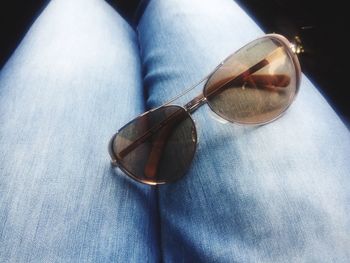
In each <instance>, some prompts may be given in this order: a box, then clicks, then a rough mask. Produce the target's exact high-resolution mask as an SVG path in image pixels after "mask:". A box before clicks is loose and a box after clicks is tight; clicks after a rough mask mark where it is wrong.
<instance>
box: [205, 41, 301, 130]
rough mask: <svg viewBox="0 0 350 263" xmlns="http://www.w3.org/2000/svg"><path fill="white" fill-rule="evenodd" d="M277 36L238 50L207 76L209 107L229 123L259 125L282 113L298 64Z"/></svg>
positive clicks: (295, 83) (296, 77) (294, 84)
mask: <svg viewBox="0 0 350 263" xmlns="http://www.w3.org/2000/svg"><path fill="white" fill-rule="evenodd" d="M293 56H294V55H293V54H292V53H291V52H290V50H289V48H288V47H287V45H286V41H285V40H283V39H282V38H280V37H273V36H268V37H263V38H260V39H258V40H255V41H253V42H251V43H249V44H248V45H246V46H245V47H243V48H241V49H240V50H238V51H237V52H236V53H234V54H233V55H231V56H230V57H229V58H228V59H226V60H225V62H224V63H223V65H222V66H221V67H220V68H218V69H217V70H216V71H215V72H214V73H213V74H212V75H211V77H210V78H209V79H208V81H207V83H206V85H205V88H204V96H205V97H206V98H207V101H208V104H209V106H210V107H211V109H212V110H213V111H214V112H215V113H217V114H218V115H220V116H221V117H223V118H224V119H227V120H229V121H232V122H238V123H245V124H259V123H265V122H268V121H271V120H273V119H275V118H276V117H278V116H279V115H281V113H283V112H284V111H285V110H286V109H287V108H288V107H289V105H290V104H291V102H292V101H293V98H294V96H295V94H296V92H297V88H298V87H297V86H298V85H299V78H300V76H299V71H298V65H296V64H295V61H294V59H293Z"/></svg>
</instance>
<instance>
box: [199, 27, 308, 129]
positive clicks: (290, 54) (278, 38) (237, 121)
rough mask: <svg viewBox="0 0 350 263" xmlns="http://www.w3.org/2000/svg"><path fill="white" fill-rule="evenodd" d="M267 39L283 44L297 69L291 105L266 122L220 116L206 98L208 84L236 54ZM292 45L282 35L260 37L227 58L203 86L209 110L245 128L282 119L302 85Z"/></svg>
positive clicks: (299, 69) (220, 115)
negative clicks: (253, 43)
mask: <svg viewBox="0 0 350 263" xmlns="http://www.w3.org/2000/svg"><path fill="white" fill-rule="evenodd" d="M266 38H269V39H271V40H277V41H278V42H279V43H281V44H282V46H283V47H284V48H285V50H286V52H287V54H288V55H289V57H290V58H291V60H292V63H293V66H294V69H295V78H296V83H295V86H296V87H295V92H294V95H293V97H292V98H291V100H290V102H289V104H288V105H287V106H286V107H285V108H284V109H283V110H282V111H281V112H280V113H279V114H278V115H276V116H275V117H273V118H271V119H268V120H266V121H263V122H245V121H240V120H231V119H228V118H227V117H226V116H224V115H223V114H220V112H217V111H216V110H214V108H213V107H212V105H211V103H210V101H209V100H208V99H207V96H206V87H207V84H208V82H209V80H210V78H211V76H212V75H214V74H215V72H217V71H218V70H219V69H220V68H221V66H222V65H223V64H225V62H226V61H227V60H228V59H229V58H231V57H232V56H233V55H234V54H236V53H238V52H239V51H241V50H242V49H244V48H246V47H247V46H248V45H250V44H251V43H252V42H256V41H259V40H263V39H266ZM291 45H292V44H291V43H290V42H289V41H288V39H287V38H285V37H284V36H282V35H280V34H274V33H273V34H266V35H264V36H262V37H259V38H256V39H255V40H253V41H251V42H249V43H248V44H246V45H244V46H243V47H241V48H239V49H238V50H237V51H235V52H234V53H232V54H231V55H229V56H228V57H227V58H225V59H224V60H223V61H222V62H221V63H220V64H219V66H218V67H217V68H216V69H215V70H214V71H213V72H212V73H211V74H210V75H209V77H208V79H207V81H206V82H205V84H204V86H203V91H202V93H203V96H204V98H205V100H206V101H207V104H208V106H209V108H210V109H211V110H212V111H213V112H214V113H215V114H217V115H218V116H219V117H221V118H223V119H224V120H227V121H229V122H231V123H235V124H238V125H244V126H247V125H248V126H256V125H265V124H268V123H271V122H273V121H275V120H277V119H279V118H281V117H282V116H283V115H284V114H285V112H286V111H287V110H288V109H289V107H290V106H291V105H292V104H293V102H294V100H295V99H296V97H297V95H298V93H299V90H300V83H301V76H302V74H301V66H300V62H299V59H298V56H297V54H296V53H294V52H293V51H292V49H291Z"/></svg>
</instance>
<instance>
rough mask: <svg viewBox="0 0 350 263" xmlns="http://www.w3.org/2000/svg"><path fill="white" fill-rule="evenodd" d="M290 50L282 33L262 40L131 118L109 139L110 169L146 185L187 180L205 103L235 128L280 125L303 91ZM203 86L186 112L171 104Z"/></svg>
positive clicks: (296, 61) (242, 49)
mask: <svg viewBox="0 0 350 263" xmlns="http://www.w3.org/2000/svg"><path fill="white" fill-rule="evenodd" d="M291 46H292V45H291V43H289V41H288V40H287V39H286V38H285V37H283V36H281V35H278V34H268V35H265V36H263V37H261V38H258V39H256V40H254V41H252V42H250V43H249V44H247V45H245V46H244V47H242V48H241V49H239V50H238V51H237V52H235V53H233V54H232V55H230V56H229V57H227V58H226V59H225V60H224V61H223V62H221V63H220V64H219V65H218V66H217V67H216V68H215V69H214V70H213V71H212V72H211V73H210V74H209V75H207V76H206V77H205V78H203V79H202V80H201V81H199V82H198V83H196V84H195V85H193V86H192V87H190V88H188V89H187V90H185V91H184V92H183V93H182V94H180V95H179V96H177V97H175V98H173V99H171V100H170V101H168V102H166V103H165V104H163V105H162V106H160V107H158V108H155V109H152V110H150V111H147V112H145V113H143V114H142V115H140V116H138V117H137V118H135V119H133V120H132V121H130V122H129V123H127V124H126V125H125V126H123V127H122V128H121V129H120V130H119V131H118V132H117V133H116V134H115V135H113V137H112V139H111V140H110V143H109V154H110V156H111V158H112V161H111V163H112V165H114V166H117V167H119V168H120V169H121V170H122V171H124V172H125V173H126V174H127V175H128V176H130V177H131V178H132V179H134V180H136V181H138V182H141V183H145V184H148V185H157V184H165V183H169V182H173V181H176V180H178V179H179V178H181V177H183V176H184V175H185V173H186V171H187V170H188V169H189V167H190V165H191V162H192V159H193V157H194V154H195V151H196V145H197V131H196V126H195V123H194V121H193V119H192V117H191V113H193V112H194V111H195V110H196V109H198V108H199V107H200V106H202V105H203V104H205V103H206V104H208V105H209V107H210V108H211V110H212V111H213V112H214V113H216V114H217V115H219V116H220V117H221V118H223V119H225V120H227V121H229V122H233V123H239V124H250V125H262V124H266V123H269V122H271V121H274V120H276V119H277V118H278V117H280V116H281V115H282V114H283V113H284V112H285V111H286V110H287V108H288V107H289V106H290V105H291V103H292V102H293V100H294V98H295V96H296V94H297V93H298V90H299V84H300V78H301V70H300V64H299V61H298V58H297V56H296V54H295V53H294V52H293V51H292V50H291ZM204 81H206V82H205V85H204V87H203V91H202V93H201V94H200V95H199V96H197V97H195V98H194V99H192V100H191V101H190V102H188V103H187V104H185V105H184V106H183V107H182V106H178V105H172V104H171V103H172V102H174V101H175V100H177V99H178V98H180V97H181V96H183V95H185V94H186V93H188V92H189V91H191V90H192V89H194V88H195V87H197V86H198V85H199V84H201V83H203V82H204Z"/></svg>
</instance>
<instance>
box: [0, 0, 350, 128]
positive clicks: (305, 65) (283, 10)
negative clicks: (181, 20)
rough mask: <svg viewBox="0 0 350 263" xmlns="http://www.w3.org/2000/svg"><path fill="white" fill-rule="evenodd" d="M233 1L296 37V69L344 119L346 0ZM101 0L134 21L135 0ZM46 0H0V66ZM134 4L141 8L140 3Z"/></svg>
mask: <svg viewBox="0 0 350 263" xmlns="http://www.w3.org/2000/svg"><path fill="white" fill-rule="evenodd" d="M189 1H190V0H189ZM236 1H237V2H238V3H239V4H240V5H241V6H242V7H243V8H244V9H245V10H246V12H247V13H248V14H250V15H251V16H252V17H253V18H254V20H255V21H256V22H257V23H258V24H260V25H261V27H262V28H263V29H264V30H265V32H266V33H272V32H275V33H280V34H283V35H285V36H286V37H287V38H288V39H289V40H293V38H294V37H295V36H298V37H300V39H301V42H302V46H303V48H304V50H305V52H304V53H302V54H301V55H300V56H299V58H300V62H301V66H302V70H303V71H304V73H306V75H307V76H308V77H309V78H310V79H311V80H312V81H313V82H314V83H315V84H316V85H317V86H318V87H319V90H320V92H321V93H323V94H324V96H325V98H326V99H327V100H328V102H329V103H330V104H331V106H332V107H333V108H334V109H335V110H336V112H337V113H338V114H339V116H340V117H341V118H342V119H343V120H344V122H345V123H346V124H347V125H348V124H350V107H349V106H348V103H349V102H350V100H349V98H350V96H349V94H350V92H349V91H350V87H349V85H348V83H347V73H348V72H346V71H345V70H346V69H348V68H349V66H348V62H347V61H346V58H345V57H348V56H347V53H348V50H347V48H348V45H347V41H346V40H345V38H347V36H346V34H347V30H346V28H345V18H346V14H345V10H347V8H346V7H345V3H346V1H343V2H342V1H332V3H331V4H329V1H325V2H321V1H315V0H304V1H302V0H293V1H287V0H236ZM107 2H109V3H110V4H111V5H113V6H114V7H115V8H116V9H117V10H119V12H120V13H122V15H123V16H124V17H126V18H127V19H128V21H129V22H130V23H131V24H133V22H135V19H136V18H135V10H136V7H137V5H138V2H139V0H129V1H128V0H124V1H118V0H108V1H107ZM47 3H48V1H47V0H45V1H44V0H35V1H34V0H26V1H25V0H12V1H3V2H2V3H1V4H0V15H1V17H0V68H2V66H3V65H4V64H5V62H6V61H7V59H8V58H9V57H10V55H11V54H12V52H13V51H14V49H15V48H16V46H17V45H18V43H19V42H20V41H21V39H22V38H23V36H24V34H25V33H26V32H27V30H28V29H29V27H30V25H31V24H32V23H33V21H34V20H35V18H36V17H37V16H38V15H39V14H40V12H41V11H42V10H43V9H44V7H45V6H46V4H47ZM139 9H141V11H142V7H141V8H139ZM139 13H140V10H139ZM348 74H349V73H348ZM348 127H349V126H348Z"/></svg>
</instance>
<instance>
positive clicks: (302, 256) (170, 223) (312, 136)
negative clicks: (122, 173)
mask: <svg viewBox="0 0 350 263" xmlns="http://www.w3.org/2000/svg"><path fill="white" fill-rule="evenodd" d="M138 31H139V38H140V45H141V51H142V63H143V67H144V73H145V76H144V78H145V87H146V89H147V97H148V100H147V106H148V107H154V106H156V105H160V104H162V103H163V102H165V101H167V100H168V99H170V98H171V97H173V96H175V95H176V94H179V93H180V92H181V91H183V90H184V89H185V88H186V87H188V86H189V85H191V84H193V83H194V82H195V81H196V80H199V79H200V78H201V77H204V76H205V75H206V74H207V73H209V72H210V71H211V70H212V69H213V68H214V67H215V66H216V65H217V64H218V63H220V62H221V61H222V59H224V58H225V57H226V56H227V55H229V54H230V53H232V52H233V51H235V50H237V49H238V48H239V47H241V46H242V45H244V44H246V43H247V42H248V41H250V40H253V39H255V38H256V37H259V36H262V35H263V32H262V31H261V30H260V29H259V27H258V26H257V25H256V24H255V22H254V21H253V20H251V19H250V18H249V17H248V16H247V15H246V14H245V13H244V11H242V9H241V8H240V7H239V6H238V5H237V4H235V3H234V2H233V1H229V0H220V1H213V0H194V1H187V0H164V1H161V0H159V1H158V0H154V1H150V3H149V5H148V7H147V9H146V11H145V13H144V15H143V17H142V18H141V20H140V23H139V26H138ZM200 89H201V87H200V88H199V89H198V90H197V91H196V92H193V93H191V94H190V95H188V96H186V98H185V99H184V100H179V101H180V102H179V103H184V102H187V101H188V100H189V98H190V97H191V96H192V97H194V96H195V95H197V94H198V93H199V92H200ZM194 119H195V121H196V126H197V129H198V133H199V145H198V148H197V152H196V155H195V158H194V161H193V162H192V165H191V167H190V170H189V172H188V173H187V175H186V176H185V177H184V178H183V179H181V180H179V181H178V182H176V183H174V184H170V185H167V186H161V187H160V188H159V211H160V218H161V246H162V249H161V250H162V252H163V258H164V260H165V261H166V262H178V261H179V262H182V261H186V260H194V261H193V262H198V261H206V262H237V261H241V262H289V261H291V262H330V261H336V262H343V261H345V260H347V258H348V257H349V256H350V255H349V253H350V222H349V221H350V210H349V205H350V200H349V198H350V191H349V187H350V136H349V132H348V130H347V129H346V128H345V126H344V124H343V123H342V122H341V121H340V119H339V118H338V116H337V115H336V114H335V113H334V112H333V110H332V109H331V107H330V106H329V105H328V104H327V102H326V100H325V99H324V98H323V97H322V96H321V95H320V93H319V92H318V91H317V89H316V88H315V86H314V85H313V84H312V83H311V82H310V81H309V80H308V79H307V78H306V77H304V76H303V80H302V84H301V88H300V93H299V94H298V97H297V99H296V101H295V102H294V104H293V105H292V106H291V108H290V109H289V110H288V112H287V113H286V114H285V115H284V116H283V117H282V118H280V119H278V120H276V121H275V122H273V123H271V124H268V125H265V126H260V127H244V126H238V125H235V124H226V125H223V124H222V123H220V122H218V121H217V120H215V119H214V118H212V117H211V114H210V110H209V107H207V106H203V107H201V108H200V109H199V110H197V111H196V112H195V113H194ZM174 162H176V160H174Z"/></svg>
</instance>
